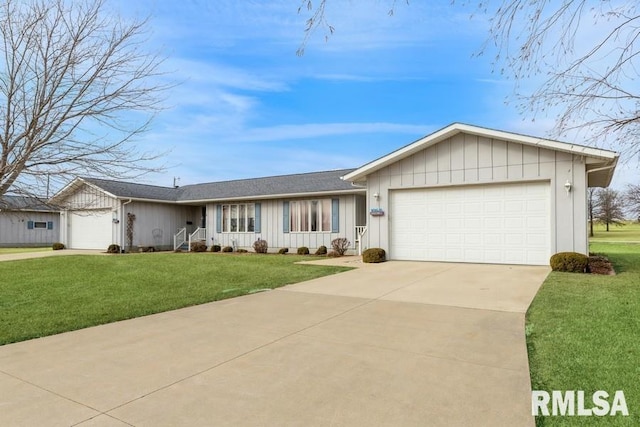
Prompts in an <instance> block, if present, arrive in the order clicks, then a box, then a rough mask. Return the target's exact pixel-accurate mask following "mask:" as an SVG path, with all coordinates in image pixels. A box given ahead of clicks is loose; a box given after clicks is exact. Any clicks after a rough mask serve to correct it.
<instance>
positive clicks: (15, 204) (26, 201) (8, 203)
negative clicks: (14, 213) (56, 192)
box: [0, 195, 58, 212]
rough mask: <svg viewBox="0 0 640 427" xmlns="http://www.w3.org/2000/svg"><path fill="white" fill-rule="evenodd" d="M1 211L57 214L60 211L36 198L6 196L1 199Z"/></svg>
mask: <svg viewBox="0 0 640 427" xmlns="http://www.w3.org/2000/svg"><path fill="white" fill-rule="evenodd" d="M0 209H6V210H19V211H39V212H55V211H57V210H58V209H56V208H55V207H53V206H49V205H47V204H46V203H45V202H44V201H42V200H40V199H37V198H35V197H27V196H10V195H4V196H2V197H1V198H0Z"/></svg>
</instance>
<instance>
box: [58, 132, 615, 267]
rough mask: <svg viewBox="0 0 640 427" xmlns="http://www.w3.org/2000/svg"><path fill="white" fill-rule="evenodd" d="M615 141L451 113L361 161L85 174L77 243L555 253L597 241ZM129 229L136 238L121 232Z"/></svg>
mask: <svg viewBox="0 0 640 427" xmlns="http://www.w3.org/2000/svg"><path fill="white" fill-rule="evenodd" d="M617 160H618V154H617V153H615V152H612V151H607V150H601V149H597V148H591V147H585V146H581V145H575V144H567V143H562V142H557V141H552V140H547V139H541V138H535V137H530V136H524V135H518V134H514V133H508V132H502V131H497V130H491V129H486V128H481V127H476V126H470V125H464V124H458V123H456V124H452V125H450V126H448V127H446V128H444V129H441V130H439V131H437V132H435V133H433V134H431V135H428V136H426V137H424V138H422V139H420V140H418V141H415V142H414V143H412V144H409V145H407V146H405V147H403V148H400V149H399V150H396V151H394V152H392V153H390V154H388V155H386V156H384V157H381V158H379V159H377V160H374V161H372V162H370V163H368V164H366V165H364V166H362V167H360V168H358V169H349V170H338V171H328V172H316V173H308V174H295V175H283V176H275V177H266V178H254V179H243V180H234V181H225V182H215V183H208V184H197V185H188V186H184V187H180V188H168V187H156V186H150V185H142V184H132V183H123V182H116V181H108V180H98V179H88V178H78V179H76V180H75V181H73V182H72V183H71V184H69V185H68V186H67V187H65V188H64V189H63V190H62V191H61V192H59V193H58V194H57V195H56V196H54V198H53V202H55V203H56V204H60V205H64V206H66V209H65V210H64V211H63V213H62V224H63V227H62V228H63V230H62V233H61V237H60V239H61V240H62V241H63V242H64V243H65V244H66V245H67V246H68V247H71V248H92V249H105V248H106V247H107V246H108V245H109V244H111V243H117V244H120V245H122V246H125V247H127V239H126V234H127V231H126V228H127V218H128V214H133V215H135V220H133V221H132V222H131V223H130V224H132V226H133V228H132V231H133V233H132V235H133V247H132V248H131V249H132V250H136V248H138V247H144V246H153V247H155V248H156V249H172V248H174V247H176V246H179V245H180V244H182V243H183V242H184V241H187V242H188V241H189V240H190V239H191V240H193V239H196V240H206V241H207V244H208V245H211V244H219V245H222V246H227V245H228V246H233V247H235V248H236V249H238V248H247V249H250V248H251V246H252V244H253V242H255V241H256V240H257V239H264V240H266V241H267V242H268V244H269V247H270V249H271V250H272V251H275V250H277V249H278V248H282V247H287V248H289V249H290V250H295V249H296V248H297V247H300V246H307V247H309V248H310V250H311V251H313V250H315V249H316V248H317V247H319V246H320V245H325V246H327V247H329V246H330V243H331V240H333V239H334V238H336V237H346V238H347V239H349V240H350V241H351V242H352V244H353V245H352V253H354V252H355V251H359V250H360V249H362V248H367V247H381V248H383V249H385V250H386V251H387V254H388V257H389V258H390V259H397V260H422V261H453V262H480V263H501V264H531V265H546V264H548V261H549V257H550V256H551V255H552V254H553V253H556V252H560V251H576V252H581V253H587V252H588V242H587V209H586V195H587V188H588V187H606V186H608V185H609V183H610V181H611V178H612V175H613V172H614V170H615V167H616V164H617ZM123 242H124V243H123Z"/></svg>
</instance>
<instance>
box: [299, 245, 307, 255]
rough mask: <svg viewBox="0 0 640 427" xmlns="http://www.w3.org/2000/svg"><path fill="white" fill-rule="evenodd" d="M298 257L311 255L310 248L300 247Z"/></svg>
mask: <svg viewBox="0 0 640 427" xmlns="http://www.w3.org/2000/svg"><path fill="white" fill-rule="evenodd" d="M298 255H309V248H308V247H306V246H300V247H299V248H298Z"/></svg>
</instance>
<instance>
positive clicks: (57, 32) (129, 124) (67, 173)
mask: <svg viewBox="0 0 640 427" xmlns="http://www.w3.org/2000/svg"><path fill="white" fill-rule="evenodd" d="M146 24H147V21H146V20H140V21H125V20H123V19H121V18H119V17H118V16H117V15H114V14H113V13H107V11H106V10H105V5H104V0H77V1H68V0H24V1H23V0H4V1H3V2H2V4H0V52H1V55H2V57H0V150H1V151H0V197H1V196H2V195H3V194H5V193H6V192H8V191H11V192H13V193H18V194H25V195H36V196H43V194H44V188H45V186H47V185H48V183H49V180H55V181H58V182H61V181H64V180H68V179H69V178H70V177H72V176H75V175H78V174H85V175H91V176H109V177H114V178H118V177H133V176H137V175H140V174H141V173H144V172H146V171H149V170H153V169H154V168H153V166H151V164H152V162H150V160H153V159H155V158H156V157H157V156H158V155H157V154H150V153H144V152H140V151H138V150H137V149H136V148H135V146H133V145H132V143H131V142H132V138H133V137H135V136H136V135H138V134H140V133H141V132H143V131H145V130H146V129H147V127H148V125H149V123H150V120H151V118H152V117H153V115H154V114H155V113H156V112H157V111H158V109H159V107H160V101H161V98H160V96H161V94H162V93H163V91H164V90H165V89H167V88H168V85H166V84H165V83H162V80H161V79H160V77H161V73H160V71H159V67H160V65H161V63H162V58H160V57H159V56H158V55H157V54H154V53H151V52H148V51H147V50H146V49H145V41H146V39H145V28H146Z"/></svg>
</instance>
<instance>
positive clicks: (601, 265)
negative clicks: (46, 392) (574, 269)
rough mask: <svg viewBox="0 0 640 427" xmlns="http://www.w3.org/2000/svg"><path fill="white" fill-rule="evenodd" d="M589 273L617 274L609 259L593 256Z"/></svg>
mask: <svg viewBox="0 0 640 427" xmlns="http://www.w3.org/2000/svg"><path fill="white" fill-rule="evenodd" d="M587 271H588V272H589V273H592V274H615V272H614V271H613V265H612V264H611V261H609V259H608V258H607V257H604V256H601V255H593V256H590V257H589V264H588V266H587Z"/></svg>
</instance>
